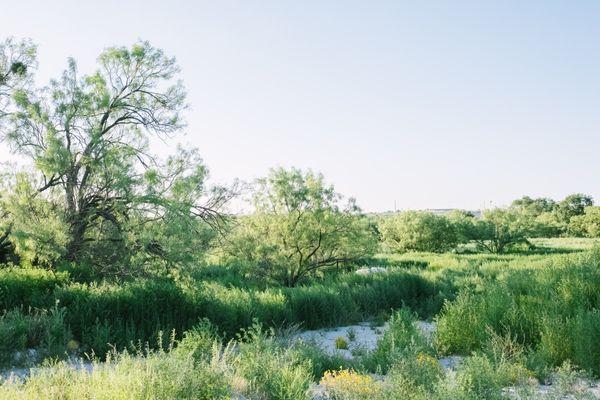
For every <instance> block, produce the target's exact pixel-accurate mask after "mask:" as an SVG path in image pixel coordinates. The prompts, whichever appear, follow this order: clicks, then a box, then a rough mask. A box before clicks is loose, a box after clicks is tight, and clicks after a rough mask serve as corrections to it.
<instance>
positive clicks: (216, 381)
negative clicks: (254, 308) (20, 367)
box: [0, 352, 231, 400]
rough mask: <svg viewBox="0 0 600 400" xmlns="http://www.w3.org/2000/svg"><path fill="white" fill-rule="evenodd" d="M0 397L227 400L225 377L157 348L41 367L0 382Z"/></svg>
mask: <svg viewBox="0 0 600 400" xmlns="http://www.w3.org/2000/svg"><path fill="white" fill-rule="evenodd" d="M0 398H2V399H7V400H12V399H15V400H17V399H86V398H87V399H97V400H104V399H106V400H119V399H123V400H125V399H127V400H136V399H139V400H142V399H143V400H146V399H198V400H213V399H214V400H218V399H223V400H224V399H230V398H231V389H230V387H229V384H228V382H227V380H226V378H225V375H224V374H223V373H222V371H220V370H219V369H218V368H216V367H215V365H212V364H207V363H197V362H195V360H194V359H193V358H192V357H186V358H182V357H173V356H171V355H169V354H166V353H163V352H158V353H153V354H147V355H145V356H144V357H140V356H137V355H130V354H128V353H121V354H115V355H113V356H112V357H111V358H110V363H95V364H94V365H93V367H92V369H91V371H90V372H87V371H78V370H76V369H74V368H73V367H72V366H68V365H66V364H64V363H60V364H57V365H53V366H52V368H45V369H40V370H38V371H37V372H34V373H33V375H32V376H31V377H30V378H28V379H27V380H26V381H24V382H21V381H10V380H9V381H7V382H5V383H4V384H2V385H0Z"/></svg>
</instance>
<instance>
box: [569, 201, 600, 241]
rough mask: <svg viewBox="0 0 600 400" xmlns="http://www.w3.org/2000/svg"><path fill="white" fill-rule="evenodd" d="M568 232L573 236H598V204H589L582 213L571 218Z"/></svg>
mask: <svg viewBox="0 0 600 400" xmlns="http://www.w3.org/2000/svg"><path fill="white" fill-rule="evenodd" d="M568 230H569V233H571V234H573V235H575V236H585V237H590V238H600V206H595V207H594V206H589V207H586V208H585V209H584V213H583V214H581V215H576V216H574V217H572V218H571V220H570V222H569V228H568Z"/></svg>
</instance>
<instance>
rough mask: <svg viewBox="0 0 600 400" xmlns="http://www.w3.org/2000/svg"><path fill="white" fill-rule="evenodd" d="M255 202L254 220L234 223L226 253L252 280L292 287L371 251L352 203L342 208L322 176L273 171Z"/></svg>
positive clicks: (363, 223)
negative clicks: (247, 269) (262, 280)
mask: <svg viewBox="0 0 600 400" xmlns="http://www.w3.org/2000/svg"><path fill="white" fill-rule="evenodd" d="M253 199H254V206H255V212H254V214H252V215H250V216H246V217H242V218H240V219H239V220H238V224H237V226H236V227H235V228H234V229H233V232H232V233H231V236H230V237H229V238H227V243H226V245H225V252H226V254H227V255H228V256H229V258H230V259H232V260H235V261H241V262H243V263H244V264H245V265H246V266H248V267H249V268H250V271H251V273H252V274H254V275H257V276H262V277H269V278H272V279H275V280H277V281H279V282H281V283H283V284H285V285H287V286H295V285H297V284H298V282H299V281H300V280H302V279H303V278H305V277H306V276H308V275H314V274H315V273H317V272H318V271H319V270H320V269H321V268H323V267H325V266H334V265H343V264H345V263H349V262H352V261H354V260H357V259H359V258H361V257H364V256H368V255H370V254H372V253H373V251H374V250H375V247H376V244H377V243H376V239H375V236H374V234H373V231H372V230H371V229H370V226H369V224H368V221H367V220H366V218H365V217H363V216H362V214H361V213H360V209H359V208H358V207H357V206H356V204H355V202H354V201H353V200H352V199H350V200H349V201H348V202H346V203H345V204H342V197H341V196H340V195H339V194H338V193H336V192H335V190H334V188H333V186H330V185H326V184H325V183H324V180H323V176H322V175H320V174H315V173H313V172H311V171H308V172H306V173H303V172H302V171H301V170H298V169H290V170H285V169H281V168H280V169H275V170H271V172H270V174H269V176H268V177H267V178H264V179H260V180H259V181H258V183H257V187H256V191H255V193H254V196H253Z"/></svg>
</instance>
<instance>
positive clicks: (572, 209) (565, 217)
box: [554, 193, 594, 230]
mask: <svg viewBox="0 0 600 400" xmlns="http://www.w3.org/2000/svg"><path fill="white" fill-rule="evenodd" d="M593 205H594V199H593V198H592V196H588V195H585V194H582V193H575V194H572V195H569V196H567V197H565V199H564V200H563V201H561V202H560V203H558V205H557V206H556V208H555V210H554V213H555V215H556V218H557V220H558V221H559V222H560V223H561V224H562V225H563V227H564V230H566V229H567V226H568V225H569V222H570V221H571V218H573V217H575V216H577V215H583V213H584V212H585V208H586V207H590V206H593Z"/></svg>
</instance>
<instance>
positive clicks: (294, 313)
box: [0, 269, 443, 354]
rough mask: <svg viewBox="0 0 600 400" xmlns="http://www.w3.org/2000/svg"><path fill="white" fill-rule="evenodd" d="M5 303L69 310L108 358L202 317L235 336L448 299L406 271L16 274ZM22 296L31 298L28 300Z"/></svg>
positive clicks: (76, 333)
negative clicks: (260, 278)
mask: <svg viewBox="0 0 600 400" xmlns="http://www.w3.org/2000/svg"><path fill="white" fill-rule="evenodd" d="M30 276H35V277H36V279H35V280H29V279H27V277H30ZM0 288H10V289H9V290H6V291H5V290H2V291H0V304H2V307H3V308H4V310H6V311H10V310H13V309H15V308H17V309H20V310H21V311H22V312H23V313H27V312H28V311H27V310H28V309H50V308H52V307H55V306H56V307H59V308H60V309H63V310H64V322H65V324H66V326H67V327H68V330H69V331H70V332H71V334H72V335H73V338H74V339H75V340H76V341H78V342H80V343H81V344H82V349H84V350H87V351H89V350H94V352H95V353H96V354H105V353H106V352H108V351H109V350H110V349H111V346H112V345H114V346H116V347H117V348H124V347H127V346H129V345H130V344H131V343H132V342H133V343H137V342H139V341H141V342H145V341H148V342H150V343H154V342H155V338H156V335H157V333H158V332H160V331H163V332H170V331H172V330H175V331H176V332H178V333H181V332H184V331H185V330H187V329H189V328H191V327H192V326H194V325H195V324H196V323H198V321H199V320H200V319H202V318H207V319H208V320H210V321H211V322H212V323H213V324H214V325H215V326H216V327H217V328H218V330H219V331H220V332H222V333H223V334H224V335H225V337H228V338H232V337H234V336H235V335H236V334H237V333H238V332H239V331H240V329H243V328H247V327H249V326H251V325H252V323H253V321H254V320H257V321H260V322H261V323H263V324H265V325H266V326H270V327H282V326H286V325H295V326H300V327H302V328H303V329H317V328H322V327H328V326H336V325H340V324H344V323H351V322H357V321H360V320H363V319H365V318H368V317H371V316H374V315H377V314H381V313H383V312H388V311H389V310H391V309H394V308H399V307H402V306H409V307H411V308H412V309H414V310H416V311H417V312H419V313H420V315H422V316H423V317H428V316H432V315H434V314H435V313H436V312H437V311H439V309H440V308H441V306H442V303H443V298H441V297H440V295H439V290H438V288H437V286H436V284H435V282H433V281H432V280H429V279H426V278H424V277H421V276H419V275H418V274H416V273H414V272H410V271H404V270H391V272H389V273H387V274H380V275H371V276H359V275H355V274H344V275H341V276H338V277H332V278H327V279H325V280H324V281H322V282H319V283H313V284H311V285H307V286H298V287H295V288H285V287H281V288H267V289H264V290H259V289H248V288H241V287H233V286H229V285H224V284H221V283H219V282H215V281H193V282H191V283H190V282H188V283H185V284H184V283H176V282H175V281H173V280H167V279H163V280H156V279H153V280H144V281H136V282H126V283H121V284H112V283H108V282H104V283H99V284H84V283H67V280H66V278H65V277H64V275H63V274H60V273H53V272H49V271H41V270H16V269H15V270H10V271H8V270H7V271H3V273H2V274H0ZM21 293H26V295H24V296H23V297H21V296H20V294H21Z"/></svg>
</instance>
